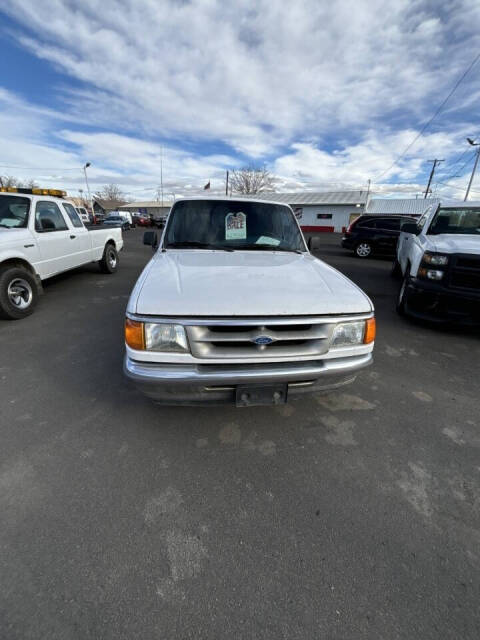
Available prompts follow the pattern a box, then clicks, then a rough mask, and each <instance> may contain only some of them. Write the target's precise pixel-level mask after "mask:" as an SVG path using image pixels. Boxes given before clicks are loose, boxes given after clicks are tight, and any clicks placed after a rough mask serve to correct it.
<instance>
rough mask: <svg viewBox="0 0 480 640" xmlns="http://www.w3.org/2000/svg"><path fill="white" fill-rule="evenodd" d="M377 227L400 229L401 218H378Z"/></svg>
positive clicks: (391, 229)
mask: <svg viewBox="0 0 480 640" xmlns="http://www.w3.org/2000/svg"><path fill="white" fill-rule="evenodd" d="M377 229H385V230H386V231H399V230H400V219H399V218H381V219H380V220H377Z"/></svg>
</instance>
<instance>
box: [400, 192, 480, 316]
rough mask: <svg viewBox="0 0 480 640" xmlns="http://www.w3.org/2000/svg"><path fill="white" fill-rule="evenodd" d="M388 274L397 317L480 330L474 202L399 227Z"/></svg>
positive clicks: (477, 206) (478, 210) (479, 225)
mask: <svg viewBox="0 0 480 640" xmlns="http://www.w3.org/2000/svg"><path fill="white" fill-rule="evenodd" d="M392 274H393V275H399V276H401V278H402V284H401V286H400V290H399V293H398V299H397V311H398V312H399V313H400V314H401V315H403V314H406V315H411V316H415V317H417V318H423V319H427V320H434V321H440V322H442V321H443V322H445V321H450V322H451V321H454V322H461V323H465V324H474V325H480V202H463V201H462V202H450V203H449V202H444V203H440V204H438V205H437V206H435V207H432V209H431V210H430V211H428V212H426V213H425V214H424V215H423V216H422V217H421V218H420V220H419V221H418V222H417V223H410V224H408V225H405V226H404V227H403V229H402V233H401V235H400V240H399V242H398V247H397V257H396V259H395V262H394V264H393V267H392Z"/></svg>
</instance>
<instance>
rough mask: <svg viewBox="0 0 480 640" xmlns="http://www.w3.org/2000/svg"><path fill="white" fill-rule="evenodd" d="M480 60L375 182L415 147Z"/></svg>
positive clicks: (479, 56) (472, 64)
mask: <svg viewBox="0 0 480 640" xmlns="http://www.w3.org/2000/svg"><path fill="white" fill-rule="evenodd" d="M479 59H480V53H478V54H477V55H476V56H475V58H474V60H473V61H472V62H471V63H470V65H469V66H468V67H467V69H466V70H465V71H464V72H463V74H462V75H461V76H460V78H459V79H458V80H457V82H456V83H455V85H454V87H453V89H451V90H450V93H449V94H448V95H447V97H446V98H445V99H444V100H443V102H442V103H441V105H440V106H439V107H438V109H437V110H436V111H435V113H434V114H433V116H432V117H431V118H430V120H428V122H426V123H425V124H424V125H423V127H422V128H421V129H420V131H419V132H418V133H417V135H416V136H415V138H414V139H413V140H412V141H411V142H410V144H408V145H407V146H406V147H405V149H404V150H403V151H402V153H401V154H400V155H399V156H398V157H397V158H396V159H395V160H394V161H393V163H392V164H391V165H390V166H389V167H388V169H386V170H385V171H383V173H381V174H379V175H378V176H377V177H376V178H375V180H378V179H379V178H381V177H382V176H384V175H385V174H386V173H388V172H389V171H390V169H392V167H394V166H395V165H396V164H397V163H398V162H399V160H401V159H402V158H403V157H404V156H405V154H406V153H407V151H409V149H411V148H412V147H413V145H414V144H415V142H416V141H417V140H418V139H419V138H420V137H421V136H422V135H423V134H424V132H425V131H426V130H427V128H428V127H429V126H430V125H431V124H432V122H433V121H434V120H435V118H436V117H437V116H438V114H439V113H440V111H441V110H442V109H443V107H444V106H445V105H446V104H447V102H448V101H449V100H450V98H451V97H452V96H453V94H454V93H455V91H456V90H457V89H458V87H459V86H460V84H461V83H462V81H463V79H464V78H465V77H466V75H467V74H468V72H469V71H470V70H471V69H472V68H473V67H474V66H475V64H476V63H477V62H478V60H479Z"/></svg>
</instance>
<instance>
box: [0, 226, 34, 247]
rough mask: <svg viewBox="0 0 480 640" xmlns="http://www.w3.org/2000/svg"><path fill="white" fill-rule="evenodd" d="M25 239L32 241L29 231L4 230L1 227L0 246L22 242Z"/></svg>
mask: <svg viewBox="0 0 480 640" xmlns="http://www.w3.org/2000/svg"><path fill="white" fill-rule="evenodd" d="M24 239H25V240H29V241H30V242H31V241H32V236H31V233H30V231H29V230H28V229H4V228H3V227H0V246H1V245H3V244H8V245H11V244H15V243H17V242H22V240H24Z"/></svg>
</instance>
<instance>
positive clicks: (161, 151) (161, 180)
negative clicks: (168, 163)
mask: <svg viewBox="0 0 480 640" xmlns="http://www.w3.org/2000/svg"><path fill="white" fill-rule="evenodd" d="M160 189H161V191H162V207H163V147H160Z"/></svg>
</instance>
